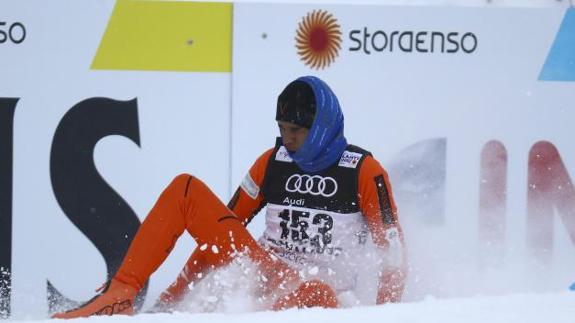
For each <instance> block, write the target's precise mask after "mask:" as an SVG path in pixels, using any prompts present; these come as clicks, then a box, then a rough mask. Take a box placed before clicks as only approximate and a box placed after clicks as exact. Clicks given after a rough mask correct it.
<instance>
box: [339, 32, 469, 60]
mask: <svg viewBox="0 0 575 323" xmlns="http://www.w3.org/2000/svg"><path fill="white" fill-rule="evenodd" d="M349 39H350V40H351V41H352V42H353V43H354V45H353V46H352V47H350V48H349V50H350V51H352V52H353V51H363V52H364V53H365V54H368V55H369V54H371V53H372V52H383V51H387V52H390V53H391V52H394V51H396V52H397V51H401V52H406V53H412V52H418V53H450V54H451V53H457V52H464V53H467V54H471V53H473V52H474V51H475V50H476V49H477V44H478V40H477V36H475V34H474V33H471V32H465V33H460V32H448V33H444V32H439V31H418V32H415V31H397V30H396V31H392V32H391V33H387V32H385V31H383V30H377V31H375V32H370V31H369V30H368V29H367V27H364V28H363V30H359V29H354V30H352V31H350V32H349Z"/></svg>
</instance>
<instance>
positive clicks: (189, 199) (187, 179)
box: [115, 175, 299, 289]
mask: <svg viewBox="0 0 575 323" xmlns="http://www.w3.org/2000/svg"><path fill="white" fill-rule="evenodd" d="M184 230H187V231H188V232H189V233H190V234H191V236H192V237H193V238H194V240H195V241H196V243H197V245H198V247H197V248H199V250H200V252H202V253H203V258H205V259H206V261H207V263H208V264H210V265H211V266H214V267H219V266H221V265H223V264H226V263H228V262H229V261H230V260H231V259H232V258H233V255H235V254H236V253H237V252H246V253H247V255H248V256H249V258H250V259H252V260H253V261H254V262H255V263H256V264H258V265H259V268H260V270H261V271H262V274H263V275H265V276H267V277H266V278H267V283H266V287H267V288H269V289H274V288H275V287H277V286H278V285H279V284H281V283H282V282H285V281H298V280H299V278H298V275H297V273H296V272H295V271H294V270H292V269H290V268H289V267H288V266H287V265H286V264H285V263H283V262H282V261H280V260H278V259H274V258H273V257H271V256H270V254H269V253H268V252H266V251H265V250H263V249H262V248H261V247H260V246H259V245H258V244H257V242H256V241H255V240H254V239H253V237H252V236H251V235H250V234H249V232H248V231H247V229H246V228H245V227H244V226H243V225H242V224H241V222H240V221H239V220H238V219H237V218H236V216H235V215H234V214H233V213H232V212H231V211H230V210H229V209H228V208H227V207H226V206H225V205H224V204H223V203H222V202H221V201H220V200H219V199H218V198H217V196H216V195H215V194H214V193H213V192H212V191H211V190H210V189H209V188H208V187H207V186H206V185H205V184H204V183H203V182H202V181H200V180H199V179H197V178H195V177H193V176H190V175H180V176H178V177H176V178H175V179H174V180H173V181H172V183H171V184H170V185H169V186H168V187H167V188H166V189H165V190H164V192H163V193H162V194H161V195H160V197H159V199H158V201H157V202H156V204H155V205H154V207H153V208H152V210H151V211H150V213H149V215H148V216H147V218H146V220H145V221H144V222H143V223H142V225H141V227H140V229H139V230H138V233H137V234H136V236H135V237H134V240H133V241H132V244H131V245H130V248H129V249H128V252H127V254H126V257H125V258H124V261H123V263H122V265H121V266H120V269H119V270H118V273H117V274H116V277H115V278H116V279H118V280H120V281H122V282H124V283H127V284H130V285H132V286H134V287H135V288H138V289H140V288H142V286H143V284H144V283H145V281H146V280H147V279H148V278H149V277H150V275H151V274H152V273H153V272H154V271H155V270H156V269H157V268H158V267H159V266H160V265H161V264H162V262H163V261H164V260H165V259H166V257H167V256H168V254H169V252H170V251H171V249H172V248H173V246H174V244H175V241H176V240H177V239H178V237H179V236H180V235H181V234H182V233H183V231H184Z"/></svg>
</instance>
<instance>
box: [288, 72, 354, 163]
mask: <svg viewBox="0 0 575 323" xmlns="http://www.w3.org/2000/svg"><path fill="white" fill-rule="evenodd" d="M298 81H304V82H306V83H307V84H309V85H310V86H311V87H312V89H313V93H314V94H315V100H316V105H317V110H316V114H315V118H314V120H313V124H312V126H311V128H310V130H309V133H308V135H307V137H306V139H305V141H304V143H303V144H302V145H301V147H300V148H299V149H298V150H297V151H296V152H295V153H291V152H290V156H291V157H292V159H293V160H294V161H295V162H296V164H297V165H298V166H299V167H300V168H301V169H303V170H304V171H306V172H309V173H318V172H321V171H322V170H324V169H326V168H328V167H329V166H331V165H333V164H334V163H335V162H337V161H338V160H339V159H340V158H341V155H342V154H343V152H344V150H345V148H346V147H347V140H346V139H345V137H344V136H343V113H342V111H341V108H340V106H339V102H338V101H337V97H336V96H335V94H334V93H333V92H332V90H331V89H330V88H329V86H327V84H325V83H324V82H323V81H322V80H320V79H319V78H317V77H314V76H303V77H300V78H298Z"/></svg>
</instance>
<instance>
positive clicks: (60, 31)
mask: <svg viewBox="0 0 575 323" xmlns="http://www.w3.org/2000/svg"><path fill="white" fill-rule="evenodd" d="M113 7H114V2H113V1H83V2H82V3H78V2H75V1H70V0H54V1H50V3H49V5H47V4H46V3H44V2H42V1H32V0H29V1H25V2H21V1H16V0H8V1H6V0H5V1H2V3H1V4H0V21H8V22H10V21H12V22H13V21H21V22H23V23H24V24H25V26H26V29H27V38H26V40H25V41H24V42H23V43H22V44H19V45H14V44H9V43H4V44H0V97H17V98H20V101H19V102H18V105H17V107H16V115H15V122H14V170H13V174H14V183H13V194H14V195H13V242H12V273H13V280H12V285H13V286H12V288H13V292H12V312H13V315H15V316H24V315H30V314H32V315H39V316H42V315H45V313H46V309H47V305H46V280H50V281H51V282H52V283H53V284H54V285H55V286H57V287H58V289H59V290H60V291H61V292H63V293H64V294H65V295H66V296H68V297H70V298H73V299H75V300H83V299H87V298H89V297H90V296H91V295H92V294H93V293H92V291H93V289H94V288H96V287H98V286H99V285H100V284H101V283H102V282H103V280H104V279H105V275H106V267H105V263H104V261H103V258H102V256H101V255H100V254H99V252H98V251H97V250H96V249H95V248H94V246H93V245H92V244H91V242H90V241H89V240H88V239H86V237H84V236H83V235H82V234H81V233H80V232H79V231H78V230H77V229H76V227H74V226H73V225H72V224H71V223H70V221H69V220H68V219H67V218H66V217H65V215H64V214H63V212H62V210H61V209H60V207H59V205H58V203H57V201H56V199H55V197H54V192H53V189H52V184H51V181H50V169H49V166H50V149H51V145H52V139H53V136H54V132H55V130H56V127H57V126H58V123H59V122H60V120H61V119H62V117H63V116H64V115H65V113H66V112H67V111H68V110H69V109H70V108H71V107H72V106H74V105H75V104H77V103H78V102H80V101H82V100H85V99H88V98H93V97H108V98H111V99H114V100H121V101H126V100H132V99H134V98H136V99H137V103H138V121H139V132H140V147H138V146H137V145H136V144H134V143H133V142H131V141H130V140H128V139H127V138H124V137H119V136H111V137H106V138H104V139H102V140H101V141H100V142H99V143H98V145H97V147H96V151H95V154H94V161H95V163H96V167H97V169H98V171H99V172H100V174H101V175H102V177H103V178H104V179H105V180H106V181H107V182H108V183H109V184H110V185H111V186H112V187H113V188H114V189H115V190H116V191H117V192H118V193H119V195H121V196H122V197H123V198H124V199H125V200H126V202H127V203H128V204H129V205H130V206H131V207H132V209H133V210H134V211H135V213H136V214H137V215H138V217H139V218H140V219H143V218H144V217H145V215H146V213H147V211H148V210H149V208H150V207H151V206H152V205H153V203H154V202H155V199H156V197H157V196H158V194H159V193H160V192H161V190H162V188H163V187H164V186H165V185H166V184H167V183H168V182H169V181H170V180H171V178H172V177H173V176H175V175H177V174H179V173H182V172H190V173H192V174H194V175H197V176H198V177H200V178H202V179H203V180H204V181H205V182H206V183H208V184H209V185H210V187H211V188H212V189H213V190H214V191H215V192H216V194H218V196H220V197H221V198H222V199H223V200H224V201H227V199H228V198H229V196H230V194H231V192H233V190H234V189H235V186H236V185H237V184H238V183H239V182H240V180H241V178H242V177H243V175H244V174H245V172H246V171H247V170H248V168H249V167H250V165H251V163H252V162H253V161H254V160H255V158H256V157H257V156H259V154H261V153H262V152H263V151H264V150H265V149H267V148H269V147H271V146H272V145H273V143H274V137H275V136H276V135H277V134H278V132H277V126H276V124H275V122H274V120H273V119H274V115H275V101H276V98H277V95H278V94H279V92H280V91H281V90H282V88H283V87H284V86H285V85H286V84H287V83H288V82H290V81H291V80H293V79H294V78H296V77H298V76H300V75H308V74H313V75H318V76H320V77H321V78H323V79H324V80H325V81H326V82H327V83H328V84H330V86H331V87H332V89H333V90H334V91H335V93H336V94H338V95H339V99H340V103H341V105H342V108H343V110H344V114H345V116H346V134H347V138H348V139H349V141H350V142H351V143H353V144H356V145H359V146H362V147H363V148H365V149H368V150H370V151H372V152H373V154H374V155H375V157H376V158H378V159H379V160H380V161H381V162H382V164H383V165H384V167H386V168H388V169H389V170H390V172H391V175H392V185H394V187H395V188H396V197H397V200H398V207H399V212H400V217H401V219H402V222H403V225H404V228H405V231H406V240H407V243H408V247H409V251H410V260H411V262H412V273H411V275H410V278H409V279H410V281H409V285H408V293H407V295H406V300H416V299H420V298H422V297H425V295H428V294H434V295H437V296H442V297H447V296H466V295H471V294H474V293H503V292H514V291H549V290H561V289H564V288H566V286H568V284H570V283H571V282H572V280H573V279H574V278H573V273H572V271H570V268H573V265H575V253H574V252H573V251H574V248H573V243H572V242H571V241H570V240H569V237H568V235H567V232H566V230H565V228H564V226H563V225H562V224H561V222H560V221H557V219H558V217H556V221H555V227H556V230H555V237H554V238H555V244H554V249H553V251H552V252H553V258H552V262H551V263H550V264H549V265H548V266H547V267H545V268H540V267H537V266H535V263H533V262H532V261H533V260H532V259H530V258H529V257H528V256H527V255H528V250H527V249H528V248H527V242H526V213H527V186H528V184H527V171H528V169H527V161H528V153H529V149H530V148H531V147H532V145H533V144H534V143H536V142H538V141H540V140H547V141H550V142H552V143H553V144H554V145H555V147H557V149H558V150H559V153H560V154H561V158H562V160H563V162H564V164H565V167H566V168H567V170H568V172H569V173H570V174H571V175H573V174H575V149H574V147H573V144H572V143H571V140H572V139H571V138H572V137H573V130H572V128H571V123H570V121H571V120H573V119H574V117H575V112H574V110H573V109H572V107H571V105H572V102H573V101H574V99H575V88H574V87H575V84H574V83H572V82H542V81H538V76H539V73H540V71H541V68H542V66H543V64H544V62H545V59H546V57H547V55H548V52H549V49H550V47H551V44H552V42H553V40H554V38H555V35H556V33H557V30H558V28H559V25H560V24H561V21H562V18H563V15H564V13H565V11H564V7H563V6H557V7H555V8H513V9H509V8H498V9H493V8H492V9H488V8H450V7H418V6H409V7H401V6H378V5H362V6H353V5H329V4H321V5H309V4H276V3H273V4H270V3H268V4H262V3H243V2H242V3H236V4H234V9H233V10H234V16H233V23H234V25H233V28H234V29H233V68H232V73H197V72H162V71H158V72H151V71H95V70H91V69H90V65H91V63H92V59H93V57H94V54H95V52H96V50H97V48H98V45H99V44H100V40H101V38H102V36H103V34H104V31H105V30H106V26H107V24H108V20H109V17H110V15H111V13H112V10H113ZM318 9H322V10H326V11H328V12H329V13H331V14H332V15H333V16H334V17H335V18H336V19H337V21H338V24H339V25H340V28H341V32H342V43H341V50H340V51H339V56H338V57H337V58H336V60H335V62H334V63H333V64H332V65H330V66H328V67H326V68H325V69H323V70H319V71H318V70H313V69H310V68H309V67H307V66H306V65H305V64H303V62H301V61H300V60H299V57H298V55H297V51H296V48H295V40H294V38H295V32H296V29H297V28H298V22H300V21H301V19H302V18H303V17H305V16H306V15H307V14H308V13H309V12H310V11H312V10H318ZM64 13H65V14H64ZM280 13H281V14H280ZM166 23H168V22H166ZM364 28H367V30H369V31H370V32H371V33H373V32H375V31H377V30H382V31H385V32H387V33H391V32H392V31H400V32H401V31H414V32H419V31H441V32H444V33H449V32H458V33H459V35H461V34H463V33H466V32H471V33H473V34H474V35H476V37H477V40H478V45H477V49H476V50H475V51H474V52H473V53H470V54H466V53H462V52H458V53H455V54H447V53H439V52H435V53H417V52H411V53H406V52H401V51H394V52H389V51H384V52H380V53H372V54H370V55H367V54H365V53H362V52H361V51H350V50H349V48H350V47H353V46H355V43H354V42H352V41H351V40H350V38H349V32H350V31H351V30H364ZM426 140H431V142H435V143H438V142H439V143H442V142H443V143H445V145H444V146H441V144H440V145H439V146H438V147H444V148H445V150H441V149H439V150H437V149H431V151H426V150H425V149H423V151H419V152H416V154H415V155H416V156H415V157H413V156H412V157H409V158H415V159H416V160H421V159H425V158H428V157H430V156H432V157H434V158H435V157H437V156H439V158H440V159H441V158H442V156H444V157H445V158H444V160H443V162H444V165H445V169H444V173H445V176H444V177H441V176H439V175H437V174H436V173H434V172H433V169H435V168H438V169H440V168H441V167H443V164H442V163H441V162H437V163H436V162H435V161H431V162H430V163H428V164H427V167H429V168H432V173H433V174H435V175H433V176H432V175H429V176H431V178H425V177H426V176H427V175H425V176H423V177H424V180H425V181H427V182H426V183H432V184H438V183H439V184H441V185H443V186H442V187H441V192H443V193H442V194H439V195H438V196H436V197H434V198H432V199H428V200H426V199H423V202H422V201H421V199H420V200H418V198H420V197H422V195H423V194H413V195H414V196H415V197H413V196H411V195H410V196H408V195H409V193H410V192H411V193H413V192H414V191H417V188H413V187H409V185H410V183H408V182H407V180H406V179H405V178H402V176H401V173H400V172H399V171H395V170H397V169H404V168H405V167H408V168H409V165H408V164H409V163H410V162H412V159H409V158H408V157H407V153H406V152H405V151H404V149H406V148H407V147H409V146H411V145H413V144H417V143H421V142H423V141H426ZM434 140H435V141H434ZM489 140H498V141H500V142H502V143H503V144H504V145H505V147H506V149H507V153H508V178H507V182H508V191H507V213H506V246H505V248H506V249H505V259H504V261H503V264H502V265H500V266H499V267H496V268H488V269H485V268H483V269H481V268H480V267H479V266H478V263H479V259H478V253H479V248H480V242H479V241H478V233H477V232H478V224H477V223H478V212H479V211H478V210H479V185H480V181H481V179H480V175H479V174H480V153H481V150H482V149H483V146H484V145H485V144H486V143H487V142H488V141H489ZM425 147H427V148H429V147H435V146H425V144H424V148H425ZM442 154H444V155H442ZM439 173H441V172H439ZM412 175H413V174H412ZM417 175H418V174H415V176H416V177H417ZM434 176H439V177H437V178H436V177H434ZM439 184H438V185H439ZM410 190H411V191H410ZM425 203H429V204H425ZM422 205H423V206H424V207H425V208H422ZM425 209H433V210H443V211H441V212H443V214H438V215H437V217H438V219H439V220H437V219H436V220H437V221H435V222H434V221H431V222H426V221H425V219H424V218H423V216H427V215H428V213H429V212H427V213H426V210H425ZM402 210H404V211H403V212H402ZM419 212H421V213H422V214H425V215H422V214H419ZM262 220H263V217H262V216H260V217H258V218H257V219H256V220H255V221H254V223H253V224H252V225H251V226H250V230H251V231H252V232H253V233H254V234H255V235H258V234H259V233H260V232H261V230H262V223H263V222H262ZM192 247H193V242H192V241H191V239H189V238H187V237H186V238H184V239H183V240H182V241H181V243H180V244H179V245H178V247H177V248H176V249H175V251H174V253H173V255H172V256H171V257H170V258H169V260H168V261H167V263H166V264H165V265H164V266H163V267H162V269H161V270H160V271H158V272H157V273H156V274H155V275H154V276H153V277H152V280H151V283H150V291H149V294H148V298H147V302H148V304H149V302H151V301H153V299H154V298H155V297H156V296H157V294H158V293H159V291H161V290H162V289H163V288H165V287H166V286H167V284H168V283H169V282H170V281H172V279H174V278H175V275H176V273H177V272H178V271H179V269H180V268H181V266H182V265H183V263H184V262H185V260H186V259H187V257H188V255H189V252H190V251H191V248H192ZM525 268H527V269H528V270H527V271H528V273H527V274H526V275H518V274H517V273H518V270H519V269H521V270H525Z"/></svg>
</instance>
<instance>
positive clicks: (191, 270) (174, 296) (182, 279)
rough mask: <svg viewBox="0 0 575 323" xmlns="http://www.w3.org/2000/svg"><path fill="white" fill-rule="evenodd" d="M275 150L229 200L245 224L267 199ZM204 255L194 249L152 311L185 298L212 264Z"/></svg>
mask: <svg viewBox="0 0 575 323" xmlns="http://www.w3.org/2000/svg"><path fill="white" fill-rule="evenodd" d="M272 153H273V148H272V149H269V150H267V151H266V152H265V153H263V154H262V155H261V156H260V157H259V158H258V159H257V160H256V161H255V163H254V164H253V165H252V167H251V168H250V170H249V172H248V173H247V174H246V176H245V177H244V179H243V181H242V183H241V185H240V186H239V187H238V188H237V190H236V192H235V194H234V196H233V197H232V198H231V200H230V201H229V203H228V208H229V209H230V210H232V211H233V212H234V214H236V216H237V217H238V218H239V219H240V220H241V221H242V223H243V224H244V225H247V224H248V223H249V222H250V220H251V219H252V218H253V217H254V216H255V215H256V214H257V213H258V212H259V211H260V210H261V208H262V207H263V206H264V203H265V201H264V197H263V194H262V193H261V187H262V184H263V181H264V176H265V173H266V169H267V165H268V161H269V158H270V156H271V155H272ZM203 255H204V253H202V252H198V249H197V248H196V249H195V250H194V252H193V253H192V255H191V256H190V258H189V259H188V261H187V262H186V264H185V265H184V268H182V270H181V271H180V274H179V275H178V277H177V278H176V280H175V281H174V282H173V283H172V284H171V285H170V286H169V287H168V288H167V289H166V290H164V291H163V292H162V293H161V294H160V296H159V298H158V299H157V300H156V303H155V304H154V307H153V309H152V311H158V312H164V311H169V310H170V309H171V308H172V307H173V306H174V305H176V304H177V303H178V302H180V301H181V300H182V299H183V298H184V296H185V295H186V291H187V290H188V288H187V287H188V285H189V284H190V283H192V282H195V281H197V280H199V279H201V278H202V277H204V276H205V275H206V272H207V271H208V270H209V269H210V264H209V262H208V261H207V260H206V259H205V258H204V256H203Z"/></svg>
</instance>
